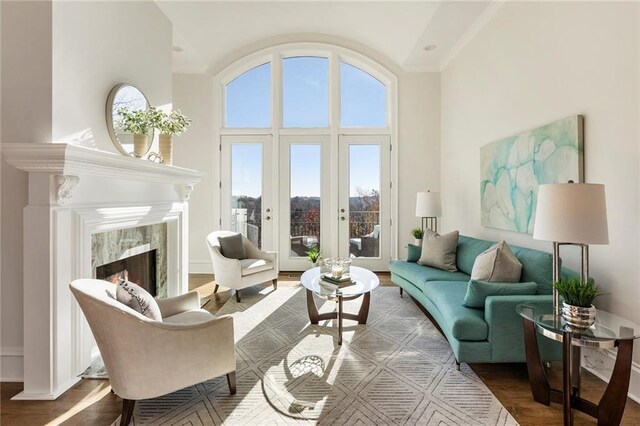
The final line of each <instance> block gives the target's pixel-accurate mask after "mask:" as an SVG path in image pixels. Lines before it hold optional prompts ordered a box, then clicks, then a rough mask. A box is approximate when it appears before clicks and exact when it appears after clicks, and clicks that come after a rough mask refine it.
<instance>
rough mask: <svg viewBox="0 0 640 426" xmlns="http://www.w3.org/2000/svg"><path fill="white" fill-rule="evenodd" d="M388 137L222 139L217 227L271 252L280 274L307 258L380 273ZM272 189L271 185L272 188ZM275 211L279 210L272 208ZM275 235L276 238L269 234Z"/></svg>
mask: <svg viewBox="0 0 640 426" xmlns="http://www.w3.org/2000/svg"><path fill="white" fill-rule="evenodd" d="M389 139H390V138H389V136H386V135H366V136H355V135H353V136H352V135H341V136H338V137H336V136H335V135H334V136H332V135H328V134H326V135H322V134H320V135H297V136H296V135H281V136H280V137H279V140H278V147H277V149H276V150H274V151H272V140H273V138H272V136H271V135H257V136H235V135H228V136H223V138H222V152H221V154H222V164H221V175H222V182H221V196H222V200H221V201H222V202H221V207H222V213H223V214H222V221H221V225H222V229H230V230H233V231H236V232H241V233H243V234H244V235H246V236H247V238H249V240H251V241H252V242H253V243H254V244H256V245H257V246H258V247H261V248H262V249H264V250H277V251H278V259H279V263H280V265H279V266H280V270H283V271H296V270H305V269H308V268H309V267H310V266H311V263H310V262H309V260H307V258H306V257H307V252H308V251H310V250H312V249H314V248H315V249H317V250H320V251H322V257H330V256H331V257H335V256H340V257H345V258H350V259H351V260H352V264H353V265H357V266H363V267H366V268H369V269H372V270H386V269H387V267H388V262H389V259H390V245H391V221H390V219H391V208H390V206H391V203H390V195H391V194H390V182H391V180H390V165H391V160H390V140H389ZM276 183H277V184H276ZM276 207H277V208H276ZM276 234H277V237H275V238H274V235H276Z"/></svg>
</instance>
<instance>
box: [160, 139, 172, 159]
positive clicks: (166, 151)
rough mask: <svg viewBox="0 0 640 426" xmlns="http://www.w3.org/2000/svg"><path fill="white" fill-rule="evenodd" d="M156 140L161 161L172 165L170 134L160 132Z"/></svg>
mask: <svg viewBox="0 0 640 426" xmlns="http://www.w3.org/2000/svg"><path fill="white" fill-rule="evenodd" d="M158 141H159V143H160V147H159V151H160V152H159V154H160V156H161V157H162V162H163V163H164V164H168V165H172V164H173V141H172V140H171V135H168V134H161V135H160V136H159V137H158Z"/></svg>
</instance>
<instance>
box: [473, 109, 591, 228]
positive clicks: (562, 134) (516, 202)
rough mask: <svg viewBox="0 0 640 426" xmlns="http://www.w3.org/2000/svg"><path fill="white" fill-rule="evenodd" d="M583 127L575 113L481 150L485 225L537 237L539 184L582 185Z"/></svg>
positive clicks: (579, 116) (482, 198)
mask: <svg viewBox="0 0 640 426" xmlns="http://www.w3.org/2000/svg"><path fill="white" fill-rule="evenodd" d="M582 129H583V117H582V116H581V115H576V116H572V117H569V118H565V119H563V120H559V121H556V122H553V123H551V124H547V125H546V126H542V127H538V128H536V129H533V130H529V131H526V132H523V133H520V134H517V135H515V136H511V137H508V138H506V139H503V140H500V141H497V142H493V143H490V144H488V145H485V146H483V147H482V148H480V168H481V188H480V196H481V221H482V226H486V227H489V228H498V229H506V230H508V231H515V232H522V233H528V234H532V233H533V222H534V217H535V211H536V200H537V198H538V186H539V185H542V184H545V183H566V182H568V181H569V180H573V181H574V182H577V183H581V182H583V179H584V176H583V174H584V172H583V170H584V167H583V161H584V160H583V152H584V150H583V130H582Z"/></svg>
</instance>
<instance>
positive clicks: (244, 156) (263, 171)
mask: <svg viewBox="0 0 640 426" xmlns="http://www.w3.org/2000/svg"><path fill="white" fill-rule="evenodd" d="M271 143H272V136H271V135H251V136H244V135H243V136H235V135H233V136H231V135H230V136H223V137H222V140H221V151H222V152H221V154H222V162H221V165H220V173H221V181H220V194H221V200H220V207H221V209H222V214H221V223H220V225H221V229H226V230H231V231H235V232H239V233H241V234H243V235H244V236H245V237H247V238H248V239H249V241H251V242H252V243H253V244H254V245H255V246H256V247H258V248H260V249H262V250H274V249H275V248H276V247H275V244H274V241H273V235H274V222H275V221H274V211H273V198H274V197H273V177H272V176H273V161H272V152H271V150H272V145H271Z"/></svg>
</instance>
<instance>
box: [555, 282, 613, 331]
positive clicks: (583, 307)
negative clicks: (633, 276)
mask: <svg viewBox="0 0 640 426" xmlns="http://www.w3.org/2000/svg"><path fill="white" fill-rule="evenodd" d="M553 287H554V288H555V289H556V290H557V291H558V293H559V294H560V296H562V298H563V299H564V301H563V302H562V318H563V319H564V320H565V322H566V323H567V324H568V325H569V326H571V327H573V328H575V329H587V328H589V327H591V325H592V324H593V323H594V322H595V320H596V308H595V306H593V300H594V299H595V298H596V297H598V296H600V295H601V294H603V293H601V292H600V289H599V288H598V286H597V285H596V283H595V281H594V280H593V279H592V278H589V279H587V280H586V281H583V280H582V279H581V278H580V277H566V276H563V277H562V278H560V281H556V282H554V283H553Z"/></svg>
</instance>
